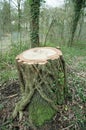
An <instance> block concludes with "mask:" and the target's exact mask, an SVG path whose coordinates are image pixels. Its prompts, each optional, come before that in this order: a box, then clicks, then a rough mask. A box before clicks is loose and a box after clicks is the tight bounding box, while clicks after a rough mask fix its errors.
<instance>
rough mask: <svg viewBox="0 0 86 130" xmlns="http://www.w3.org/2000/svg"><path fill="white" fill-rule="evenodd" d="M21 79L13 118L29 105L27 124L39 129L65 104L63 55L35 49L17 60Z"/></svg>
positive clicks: (58, 51) (45, 49) (55, 50)
mask: <svg viewBox="0 0 86 130" xmlns="http://www.w3.org/2000/svg"><path fill="white" fill-rule="evenodd" d="M16 63H17V69H18V73H19V79H20V90H21V100H20V101H19V102H18V103H17V104H16V106H15V109H14V112H13V118H15V117H16V116H17V114H19V118H20V119H21V118H22V116H23V111H24V110H25V108H26V106H28V115H29V121H30V123H32V124H33V125H34V126H36V125H37V126H41V125H43V124H44V123H45V122H46V121H48V120H51V119H52V118H53V116H54V115H55V113H56V112H57V111H58V110H59V107H58V105H61V104H64V103H65V99H66V95H67V86H66V69H65V62H64V59H63V57H62V52H61V51H60V50H59V49H56V48H52V47H38V48H33V49H30V50H27V51H24V52H23V53H22V54H20V55H18V56H17V57H16Z"/></svg>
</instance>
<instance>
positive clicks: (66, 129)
mask: <svg viewBox="0 0 86 130" xmlns="http://www.w3.org/2000/svg"><path fill="white" fill-rule="evenodd" d="M72 126H73V124H72V125H69V126H67V127H65V128H63V129H62V130H68V129H69V128H71V127H72Z"/></svg>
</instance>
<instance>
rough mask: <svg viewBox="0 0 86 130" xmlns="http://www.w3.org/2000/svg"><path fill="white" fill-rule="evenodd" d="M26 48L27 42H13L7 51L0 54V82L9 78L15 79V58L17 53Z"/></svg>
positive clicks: (16, 76)
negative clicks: (20, 44)
mask: <svg viewBox="0 0 86 130" xmlns="http://www.w3.org/2000/svg"><path fill="white" fill-rule="evenodd" d="M26 49H28V44H24V43H22V46H21V47H19V44H18V43H17V44H13V45H12V46H11V49H10V51H7V52H6V53H4V54H3V55H2V54H0V59H1V62H0V82H1V83H3V82H5V81H7V80H9V79H17V78H18V74H17V69H16V65H15V58H16V56H17V55H18V54H20V53H22V52H23V51H24V50H26Z"/></svg>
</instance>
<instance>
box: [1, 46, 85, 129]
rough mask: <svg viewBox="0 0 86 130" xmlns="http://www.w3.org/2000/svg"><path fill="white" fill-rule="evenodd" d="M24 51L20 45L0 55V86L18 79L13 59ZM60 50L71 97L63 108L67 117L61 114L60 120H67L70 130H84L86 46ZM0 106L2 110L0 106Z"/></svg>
mask: <svg viewBox="0 0 86 130" xmlns="http://www.w3.org/2000/svg"><path fill="white" fill-rule="evenodd" d="M47 46H48V45H47ZM51 46H53V47H55V46H56V45H52V44H51ZM26 49H28V45H26V44H21V47H20V48H19V45H18V44H16V45H12V46H11V49H10V50H9V51H7V52H5V53H3V54H1V53H0V59H1V62H0V85H2V84H3V83H4V82H6V81H8V80H11V79H18V74H17V69H16V64H15V57H16V56H17V55H18V54H20V53H21V52H22V51H24V50H26ZM61 50H62V52H63V56H64V59H65V61H66V64H67V82H68V88H69V92H70V95H71V97H72V99H71V100H72V101H71V105H70V104H69V105H68V104H67V106H66V107H65V109H66V112H67V113H68V114H69V115H65V112H63V113H62V119H63V121H64V122H65V121H66V120H69V122H70V125H73V127H72V128H70V130H86V45H83V46H82V44H81V45H80V44H79V45H78V44H77V45H74V46H73V47H69V48H68V47H67V46H64V45H61ZM0 106H1V107H0V108H2V105H1V104H0ZM70 118H71V119H70ZM72 118H73V120H72Z"/></svg>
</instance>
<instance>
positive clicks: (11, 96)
mask: <svg viewBox="0 0 86 130" xmlns="http://www.w3.org/2000/svg"><path fill="white" fill-rule="evenodd" d="M17 95H18V94H14V95H10V96H8V97H5V99H8V98H13V97H16V96H17Z"/></svg>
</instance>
